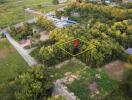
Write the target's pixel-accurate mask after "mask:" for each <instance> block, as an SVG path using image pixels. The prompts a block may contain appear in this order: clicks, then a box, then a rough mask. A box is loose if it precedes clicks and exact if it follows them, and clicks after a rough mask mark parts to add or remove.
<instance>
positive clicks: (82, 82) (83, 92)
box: [68, 68, 118, 100]
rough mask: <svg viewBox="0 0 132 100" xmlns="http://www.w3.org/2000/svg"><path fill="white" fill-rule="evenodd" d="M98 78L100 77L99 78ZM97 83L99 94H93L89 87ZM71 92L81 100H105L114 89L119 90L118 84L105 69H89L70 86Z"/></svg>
mask: <svg viewBox="0 0 132 100" xmlns="http://www.w3.org/2000/svg"><path fill="white" fill-rule="evenodd" d="M96 76H100V78H97V77H96ZM93 83H96V84H97V91H98V93H97V92H95V93H92V92H91V91H90V89H89V85H90V84H93ZM68 88H69V90H71V91H72V92H74V93H75V95H76V96H77V97H79V99H80V100H105V99H104V98H105V97H106V96H107V95H109V94H110V93H111V92H112V91H113V90H114V89H116V88H118V82H117V81H116V80H112V79H110V78H109V76H108V75H107V73H106V72H105V71H104V69H92V68H87V69H86V70H85V71H82V72H81V74H80V78H79V79H78V80H75V81H74V82H73V83H71V84H69V85H68Z"/></svg>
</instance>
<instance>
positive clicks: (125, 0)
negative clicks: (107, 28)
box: [122, 0, 132, 3]
mask: <svg viewBox="0 0 132 100" xmlns="http://www.w3.org/2000/svg"><path fill="white" fill-rule="evenodd" d="M122 2H123V3H132V0H122Z"/></svg>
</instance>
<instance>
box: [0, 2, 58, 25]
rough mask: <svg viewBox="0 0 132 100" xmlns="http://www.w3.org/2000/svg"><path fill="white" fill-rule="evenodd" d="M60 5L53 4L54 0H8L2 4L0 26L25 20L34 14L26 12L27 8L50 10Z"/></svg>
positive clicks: (0, 7) (0, 5)
mask: <svg viewBox="0 0 132 100" xmlns="http://www.w3.org/2000/svg"><path fill="white" fill-rule="evenodd" d="M58 6H59V5H53V4H52V0H6V2H5V3H3V4H0V27H7V26H9V25H12V24H16V23H19V22H22V21H25V20H27V19H29V18H32V17H33V16H32V15H30V14H27V13H25V11H24V9H25V8H32V9H36V10H42V11H43V12H48V11H50V10H55V8H56V7H58Z"/></svg>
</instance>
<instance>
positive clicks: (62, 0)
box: [58, 0, 67, 3]
mask: <svg viewBox="0 0 132 100" xmlns="http://www.w3.org/2000/svg"><path fill="white" fill-rule="evenodd" d="M58 2H59V3H65V2H67V0H58Z"/></svg>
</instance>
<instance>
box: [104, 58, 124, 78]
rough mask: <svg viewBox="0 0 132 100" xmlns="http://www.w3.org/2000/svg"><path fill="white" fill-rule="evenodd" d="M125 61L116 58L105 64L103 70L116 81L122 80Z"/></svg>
mask: <svg viewBox="0 0 132 100" xmlns="http://www.w3.org/2000/svg"><path fill="white" fill-rule="evenodd" d="M125 65H126V62H123V61H120V60H117V61H114V62H111V63H109V64H107V65H105V70H106V72H107V73H108V75H109V76H110V78H112V79H116V80H117V81H122V79H123V72H124V67H125Z"/></svg>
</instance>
